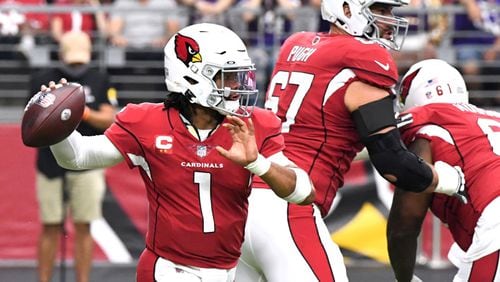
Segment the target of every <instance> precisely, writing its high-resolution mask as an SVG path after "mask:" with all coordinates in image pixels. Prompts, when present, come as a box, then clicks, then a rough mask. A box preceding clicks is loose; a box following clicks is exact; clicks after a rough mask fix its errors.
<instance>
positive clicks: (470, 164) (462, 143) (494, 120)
mask: <svg viewBox="0 0 500 282" xmlns="http://www.w3.org/2000/svg"><path fill="white" fill-rule="evenodd" d="M401 116H402V118H401V119H402V120H404V119H408V120H411V121H412V122H411V123H409V124H407V125H403V126H402V127H401V128H400V130H401V133H402V135H401V136H402V139H403V141H404V142H405V143H406V144H409V143H411V142H412V141H413V140H415V139H417V138H423V139H426V140H429V142H430V143H431V146H432V159H433V161H434V162H435V161H444V162H446V163H448V164H450V165H452V166H460V167H461V169H462V171H463V172H464V175H465V183H466V189H467V193H468V194H469V197H470V204H467V205H464V204H462V203H460V202H459V201H458V200H457V199H456V198H454V197H449V196H446V195H442V194H434V198H433V200H432V205H431V210H432V212H433V213H434V214H435V215H436V216H437V217H438V218H440V219H441V220H442V221H443V222H444V223H447V224H448V227H449V228H450V230H451V231H452V232H451V233H452V234H453V236H454V239H455V241H457V243H458V244H459V246H460V247H461V248H462V249H463V250H467V248H468V247H469V245H470V244H471V241H472V235H473V234H474V228H475V226H476V222H477V219H478V218H479V216H480V215H481V213H482V211H483V209H484V208H485V207H486V206H487V205H488V204H489V203H490V202H491V201H492V200H494V199H495V198H496V197H499V196H500V113H498V112H495V111H487V110H484V109H481V108H478V107H476V106H474V105H471V104H445V103H435V104H427V105H425V106H421V107H415V108H412V109H411V110H409V111H407V112H404V113H403V114H402V115H401ZM410 117H411V118H410Z"/></svg>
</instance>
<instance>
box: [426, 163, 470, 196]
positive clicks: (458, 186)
mask: <svg viewBox="0 0 500 282" xmlns="http://www.w3.org/2000/svg"><path fill="white" fill-rule="evenodd" d="M434 169H436V172H437V174H438V177H439V182H438V187H439V188H436V189H439V190H440V191H442V193H444V194H447V195H450V196H454V197H457V198H458V199H459V200H460V201H461V202H462V203H464V204H467V203H468V202H469V200H468V195H467V191H465V176H464V173H463V171H462V169H461V168H460V167H459V166H451V165H449V164H447V163H445V162H442V161H437V162H436V163H434Z"/></svg>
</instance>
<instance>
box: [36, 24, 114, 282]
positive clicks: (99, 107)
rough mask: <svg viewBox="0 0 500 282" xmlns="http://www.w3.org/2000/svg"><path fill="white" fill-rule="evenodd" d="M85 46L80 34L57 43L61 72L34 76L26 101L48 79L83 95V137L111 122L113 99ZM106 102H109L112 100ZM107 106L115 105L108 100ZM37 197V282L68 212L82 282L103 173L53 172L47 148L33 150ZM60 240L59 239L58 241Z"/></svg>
mask: <svg viewBox="0 0 500 282" xmlns="http://www.w3.org/2000/svg"><path fill="white" fill-rule="evenodd" d="M91 46H92V45H91V41H90V38H89V36H88V35H87V34H86V33H84V32H81V31H74V32H69V33H65V34H63V36H62V37H61V40H60V47H59V49H60V58H61V62H62V64H61V66H60V67H58V68H48V69H45V70H43V71H42V72H38V73H35V74H34V75H33V76H32V79H31V90H30V96H31V95H32V94H33V93H36V92H38V90H39V89H40V85H41V84H43V83H45V82H46V81H48V80H50V79H52V78H53V77H65V78H67V79H68V80H69V81H74V82H78V83H80V84H81V85H83V87H84V89H85V96H86V97H85V99H86V103H87V105H86V107H85V112H84V117H83V121H82V122H81V123H80V125H79V127H78V131H79V132H81V133H82V134H84V135H96V134H100V133H102V132H103V131H104V130H105V129H106V128H107V127H108V126H109V125H110V124H111V123H112V122H113V121H114V113H115V107H114V106H113V105H112V104H113V103H110V102H108V96H107V95H111V96H113V97H114V96H116V95H113V94H116V93H115V92H114V89H113V88H110V86H109V80H108V76H107V75H106V73H103V72H102V71H99V70H97V69H93V68H91V67H90V64H89V63H90V57H91ZM113 97H111V98H113ZM112 101H116V100H114V99H112ZM37 170H38V173H37V178H36V186H37V196H38V201H39V208H40V217H41V220H42V223H43V224H42V233H41V235H40V238H39V245H38V276H39V281H40V282H46V281H50V279H51V277H52V270H53V265H54V261H55V257H56V253H57V246H58V245H59V244H58V242H59V239H61V235H64V230H65V229H64V221H65V217H66V210H67V208H69V210H70V214H71V217H72V220H73V223H74V228H75V245H74V246H75V248H74V258H75V272H76V281H78V282H88V281H89V275H90V270H91V265H92V253H93V251H92V250H93V240H92V237H91V234H90V223H91V221H92V220H95V219H98V218H100V217H101V208H102V201H103V197H104V191H105V181H104V171H103V170H102V169H92V170H86V171H79V172H75V171H68V170H65V169H63V168H61V167H59V166H58V165H57V163H56V161H55V160H54V157H53V156H52V154H51V152H50V149H49V148H39V149H38V157H37ZM62 240H64V238H62Z"/></svg>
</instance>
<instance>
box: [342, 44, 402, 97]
mask: <svg viewBox="0 0 500 282" xmlns="http://www.w3.org/2000/svg"><path fill="white" fill-rule="evenodd" d="M345 44H347V46H345V48H347V49H348V50H349V52H346V53H345V56H344V62H345V65H346V66H349V67H350V68H351V69H352V71H353V72H354V73H355V74H356V76H357V77H358V78H359V79H360V80H361V81H364V82H366V83H368V84H372V85H375V86H378V87H381V88H387V89H388V88H390V87H392V86H394V85H395V84H396V82H397V81H398V69H397V67H396V64H395V63H394V60H393V59H392V57H391V55H390V53H389V52H388V51H387V49H385V48H383V47H382V46H380V45H379V44H378V43H375V42H370V41H366V40H364V39H359V38H354V39H353V40H346V43H345Z"/></svg>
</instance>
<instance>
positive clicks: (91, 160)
mask: <svg viewBox="0 0 500 282" xmlns="http://www.w3.org/2000/svg"><path fill="white" fill-rule="evenodd" d="M66 83H68V82H67V80H66V79H65V78H61V80H60V81H59V83H57V84H56V83H55V82H54V81H50V82H49V84H48V87H47V86H45V85H42V86H41V88H40V91H47V90H49V89H52V90H53V89H56V88H59V87H62V85H64V84H66ZM50 150H51V151H52V154H53V155H54V157H55V159H56V161H57V163H58V164H59V165H60V166H61V167H64V168H66V169H72V170H83V169H93V168H104V167H108V166H112V165H115V164H118V163H119V162H121V161H122V160H123V157H122V155H121V153H120V151H118V149H117V148H116V147H115V146H114V145H113V143H111V141H110V140H109V139H108V138H107V137H106V136H104V135H96V136H82V135H81V134H80V133H79V132H78V131H76V130H75V131H73V133H71V134H70V135H69V136H68V137H67V138H66V139H64V140H63V141H61V142H59V143H57V144H54V145H52V146H50Z"/></svg>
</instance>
